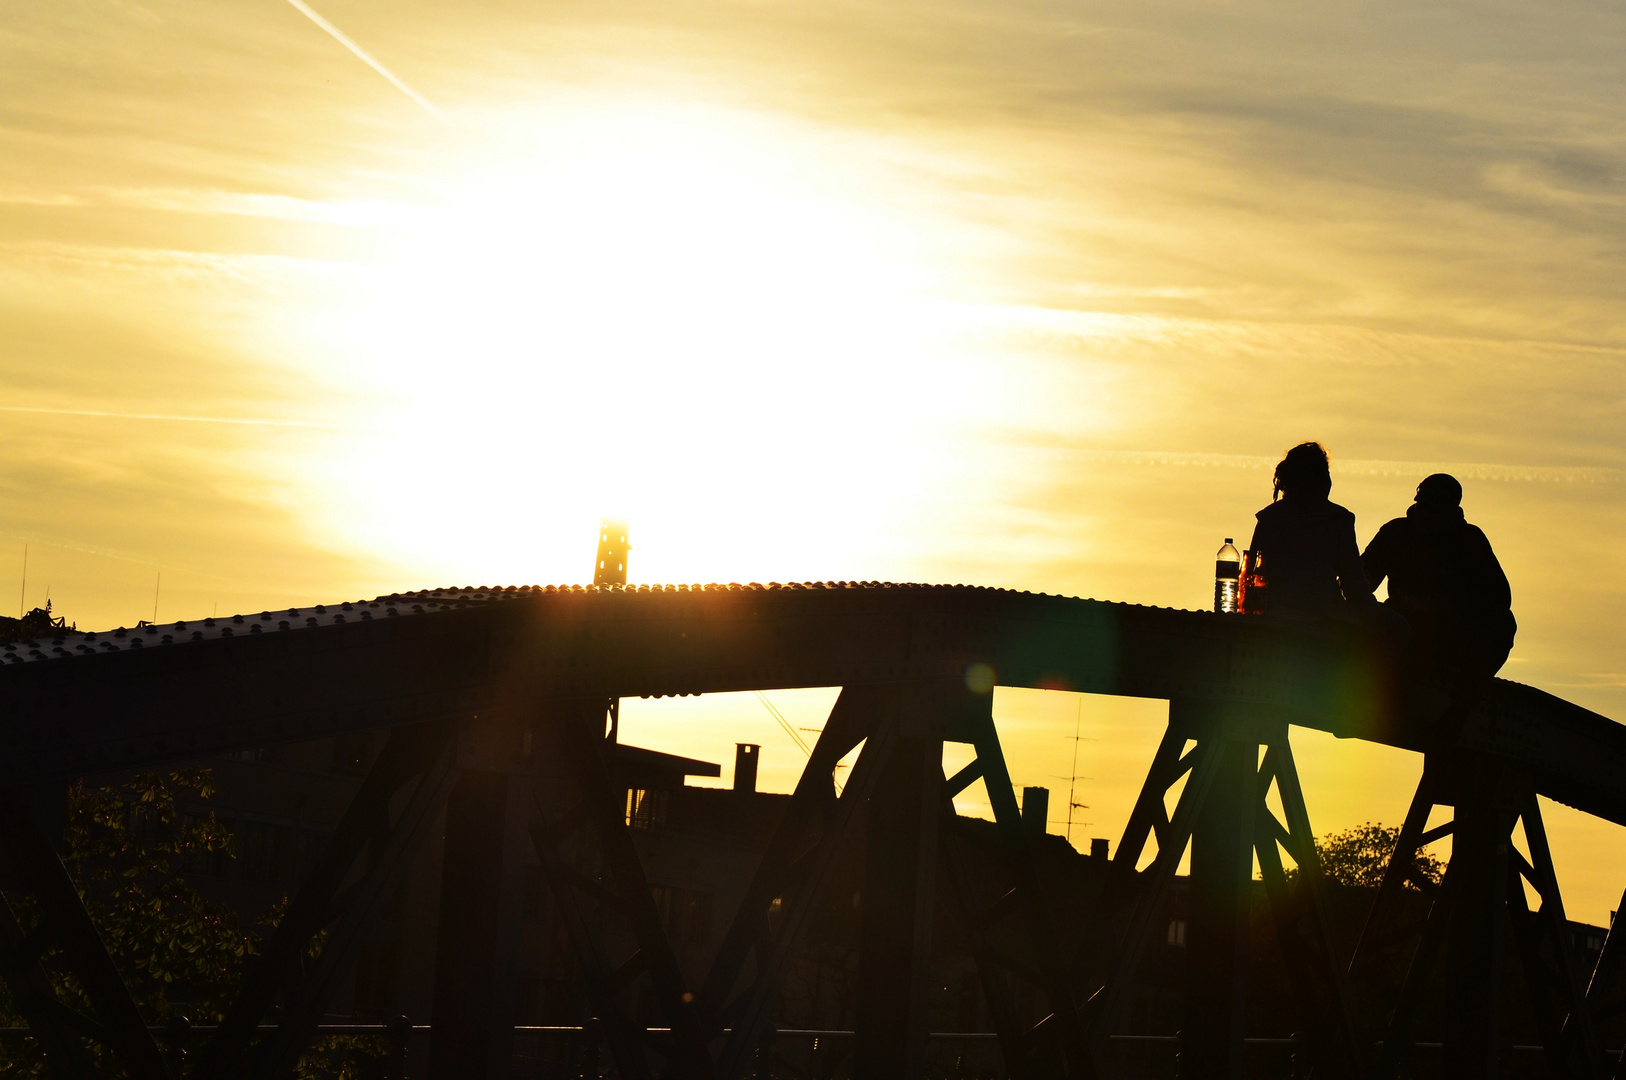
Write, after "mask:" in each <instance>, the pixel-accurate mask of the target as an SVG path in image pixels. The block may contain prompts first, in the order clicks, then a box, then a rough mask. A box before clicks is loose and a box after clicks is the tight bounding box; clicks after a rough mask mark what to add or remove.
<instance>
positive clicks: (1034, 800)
mask: <svg viewBox="0 0 1626 1080" xmlns="http://www.w3.org/2000/svg"><path fill="white" fill-rule="evenodd" d="M1049 817H1050V789H1049V788H1042V787H1025V788H1023V789H1022V827H1023V828H1025V829H1027V831H1028V835H1029V836H1043V835H1044V831H1045V824H1046V821H1047V819H1048V818H1049Z"/></svg>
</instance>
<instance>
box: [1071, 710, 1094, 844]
mask: <svg viewBox="0 0 1626 1080" xmlns="http://www.w3.org/2000/svg"><path fill="white" fill-rule="evenodd" d="M1083 727H1084V695H1083V694H1080V695H1079V696H1078V714H1077V715H1076V716H1075V717H1074V718H1073V734H1072V739H1073V767H1072V769H1071V770H1069V771H1070V772H1071V773H1072V775H1071V776H1069V777H1068V778H1067V842H1068V843H1069V844H1071V843H1072V842H1073V811H1074V810H1088V809H1089V805H1088V804H1087V803H1081V802H1079V801H1078V799H1077V798H1076V797H1075V796H1076V794H1077V791H1078V744H1079V743H1081V742H1083V741H1084V736H1082V735H1080V734H1079V731H1080V730H1082V729H1083ZM1090 741H1091V742H1094V741H1095V740H1094V739H1091V740H1090ZM1085 779H1086V780H1087V779H1089V777H1085ZM1086 824H1088V823H1087V822H1086Z"/></svg>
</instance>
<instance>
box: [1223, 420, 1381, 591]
mask: <svg viewBox="0 0 1626 1080" xmlns="http://www.w3.org/2000/svg"><path fill="white" fill-rule="evenodd" d="M1331 491H1332V473H1331V471H1330V470H1329V468H1328V465H1327V452H1326V450H1324V449H1323V448H1322V447H1321V445H1320V444H1319V443H1301V444H1300V445H1298V446H1295V447H1293V449H1291V450H1289V451H1288V452H1287V455H1286V456H1285V457H1284V458H1283V459H1282V461H1281V464H1279V465H1277V466H1276V474H1275V479H1274V484H1273V491H1272V501H1271V503H1270V505H1269V506H1267V507H1265V508H1264V509H1263V510H1260V511H1259V513H1258V514H1257V515H1256V517H1257V518H1258V521H1259V524H1258V525H1257V526H1256V527H1255V528H1254V532H1253V542H1252V544H1251V545H1250V546H1251V547H1252V548H1253V550H1254V551H1257V552H1259V553H1260V555H1261V556H1262V557H1263V562H1264V570H1265V575H1266V577H1267V578H1268V579H1269V582H1270V585H1269V587H1268V590H1267V596H1268V597H1269V600H1268V604H1269V610H1271V611H1273V612H1282V611H1295V610H1296V611H1306V612H1315V613H1318V614H1335V613H1337V612H1338V610H1339V609H1340V605H1341V602H1342V601H1344V600H1351V601H1370V600H1371V598H1372V590H1371V588H1370V587H1369V586H1368V585H1367V582H1366V574H1365V572H1364V570H1363V569H1362V567H1361V557H1360V548H1359V547H1358V546H1357V545H1356V542H1355V515H1354V514H1352V513H1350V512H1349V511H1348V510H1346V509H1344V508H1343V507H1342V506H1339V505H1338V504H1337V503H1335V502H1331V501H1330V500H1329V499H1328V498H1327V496H1328V495H1329V494H1330V493H1331Z"/></svg>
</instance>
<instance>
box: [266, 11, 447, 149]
mask: <svg viewBox="0 0 1626 1080" xmlns="http://www.w3.org/2000/svg"><path fill="white" fill-rule="evenodd" d="M288 3H290V4H292V5H293V6H294V7H295V8H296V9H297V10H298V11H299V13H300V14H302V15H304V16H305V17H306V18H307V19H309V20H310V21H311V22H313V23H315V24H316V25H317V26H320V27H321V28H322V29H323V30H326V31H327V32H328V33H329V34H330V35H332V37H333V40H334V41H337V42H338V43H339V44H340V45H343V46H344V47H345V48H347V49H349V50H350V51H351V52H353V53H355V54H356V56H357V57H358V58H359V59H360V60H361V61H362V62H363V63H365V64H366V65H367V66H368V67H370V68H372V69H373V70H374V71H376V72H378V73H379V74H380V75H382V76H384V78H386V79H388V80H389V82H390V85H391V86H393V87H395V88H396V89H397V90H399V91H401V93H403V94H405V95H406V96H407V97H409V98H411V99H412V100H413V101H416V102H417V103H418V104H419V105H422V106H423V107H424V109H425V110H426V111H427V112H428V113H429V115H431V116H433V117H434V118H435V119H436V120H439V121H440V122H441V123H443V124H447V125H448V126H449V125H450V121H449V120H447V119H446V115H445V114H444V113H442V112H441V111H440V110H439V109H437V108H435V106H434V105H433V104H431V103H430V101H429V99H428V98H426V97H424V96H423V95H422V94H420V93H418V92H417V91H416V90H414V89H412V87H410V86H408V85H407V84H406V83H405V82H404V81H403V80H402V79H401V77H400V76H399V75H397V74H395V72H393V71H391V70H390V69H389V68H387V67H385V66H384V65H383V64H380V63H379V62H378V61H377V60H375V59H373V57H372V56H371V55H370V54H369V53H368V52H367V50H365V49H363V48H362V47H361V46H360V45H357V44H356V43H355V42H354V41H351V40H350V38H349V37H347V36H346V35H345V33H344V31H342V30H340V29H339V28H338V27H337V26H334V25H333V24H332V23H330V22H328V21H327V20H326V19H324V18H322V16H320V15H318V14H317V13H316V12H315V11H314V10H312V8H311V6H310V5H309V4H307V3H305V2H304V0H288Z"/></svg>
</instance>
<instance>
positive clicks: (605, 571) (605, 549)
mask: <svg viewBox="0 0 1626 1080" xmlns="http://www.w3.org/2000/svg"><path fill="white" fill-rule="evenodd" d="M629 547H630V545H629V544H628V543H627V523H626V522H625V521H607V520H606V521H600V522H599V523H598V562H597V563H596V564H595V566H594V569H593V584H594V585H625V584H626V583H627V550H628V548H629ZM605 704H606V706H607V709H606V712H607V715H608V717H609V721H610V722H609V730H608V731H607V732H605V736H604V737H605V738H606V739H607V740H608V741H609V742H611V743H614V742H616V741H618V740H619V739H620V738H621V699H620V698H610V699H609V700H608V701H607V702H606V703H605Z"/></svg>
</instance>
